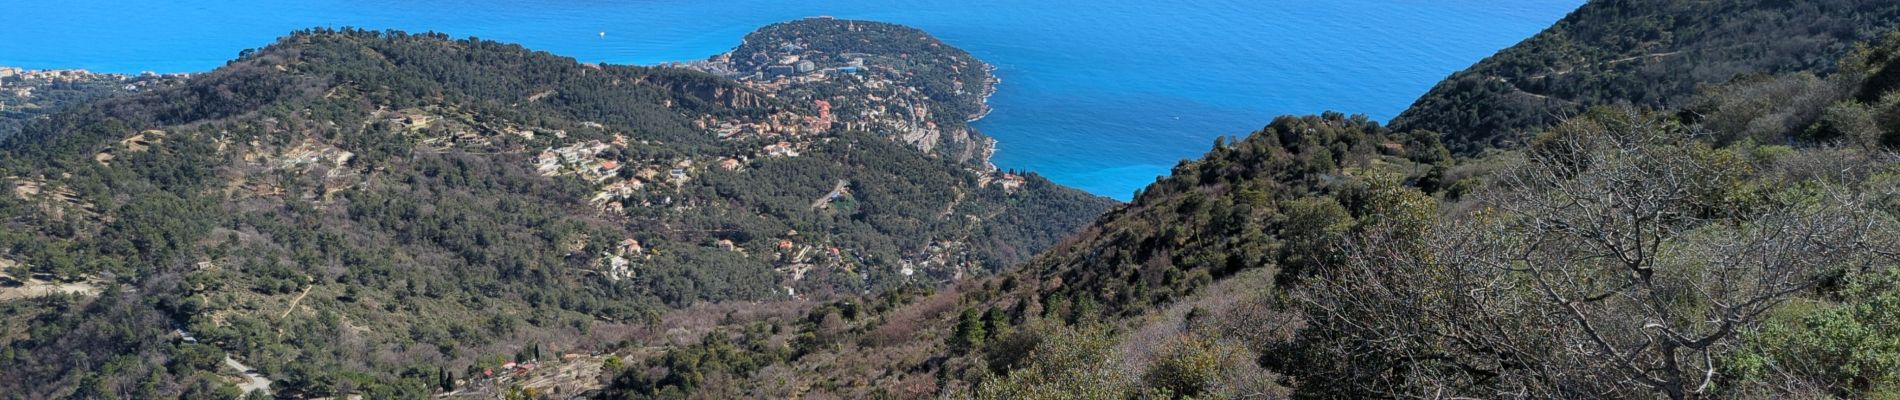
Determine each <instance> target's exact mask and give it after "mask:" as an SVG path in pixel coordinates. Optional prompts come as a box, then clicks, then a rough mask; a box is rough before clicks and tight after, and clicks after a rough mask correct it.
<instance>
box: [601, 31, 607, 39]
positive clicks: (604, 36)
mask: <svg viewBox="0 0 1900 400" xmlns="http://www.w3.org/2000/svg"><path fill="white" fill-rule="evenodd" d="M600 38H601V39H606V38H607V32H605V31H602V32H600Z"/></svg>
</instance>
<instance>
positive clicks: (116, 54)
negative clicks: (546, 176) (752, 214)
mask: <svg viewBox="0 0 1900 400" xmlns="http://www.w3.org/2000/svg"><path fill="white" fill-rule="evenodd" d="M7 3H10V4H6V5H4V6H0V65H8V66H21V67H28V68H86V69H91V70H94V71H103V72H125V73H132V72H140V71H158V72H196V71H206V70H210V69H212V68H216V67H218V66H219V65H222V64H223V63H224V62H225V61H226V60H228V59H230V58H233V57H236V56H237V54H238V51H240V50H243V49H246V48H252V47H262V46H263V45H265V44H268V43H270V42H271V41H272V40H274V39H275V38H277V37H279V36H282V35H283V34H285V33H288V32H289V31H292V30H295V29H299V28H306V27H315V26H329V27H340V26H357V27H365V28H377V29H382V28H394V29H403V30H409V31H425V30H432V31H439V32H445V33H449V34H451V35H455V36H475V37H480V38H484V39H493V40H499V41H505V42H515V43H521V44H523V45H526V46H528V47H530V48H534V49H539V50H546V51H549V52H553V53H556V54H561V55H566V56H571V57H575V58H578V59H580V60H581V61H586V62H609V63H618V64H651V63H659V62H665V61H675V60H690V59H699V58H703V57H706V56H709V55H712V54H715V53H719V52H723V51H725V50H728V49H730V48H732V47H733V46H735V45H737V44H738V42H739V39H740V38H741V37H743V36H744V35H745V34H746V33H747V32H750V31H752V30H753V29H755V28H757V27H759V26H762V25H765V24H769V23H772V22H777V21H782V20H788V19H794V18H800V17H807V16H816V15H830V16H836V17H840V18H855V19H871V20H881V21H889V22H896V23H902V24H907V25H911V26H915V27H918V28H922V29H924V30H927V31H930V32H931V33H933V34H936V35H937V36H939V37H941V38H943V39H944V40H946V41H949V42H950V43H952V44H955V45H957V46H959V47H963V48H965V49H968V50H970V51H971V52H972V53H975V54H976V55H977V56H978V57H980V58H983V59H984V60H986V61H989V62H990V63H992V64H996V65H997V66H998V67H999V71H998V74H999V75H1000V76H1001V77H1002V78H1003V80H1004V82H1003V86H1002V90H1001V91H1000V92H999V93H998V94H997V95H996V97H995V98H993V99H992V100H991V103H992V105H993V106H994V108H995V109H996V111H995V112H994V113H993V114H991V115H990V116H989V118H986V119H984V120H982V121H980V122H979V123H978V124H977V127H978V128H979V129H981V130H982V131H983V132H985V133H987V134H989V135H991V136H994V137H996V138H997V139H998V140H999V141H1000V142H1001V144H1000V151H999V152H998V154H997V155H996V159H995V161H996V163H997V164H998V165H1000V166H1002V167H1004V168H1010V169H1019V170H1029V171H1035V172H1038V173H1041V174H1043V175H1045V176H1048V177H1050V178H1051V179H1054V180H1055V181H1057V182H1060V183H1063V184H1067V185H1071V186H1075V187H1079V188H1082V189H1084V190H1088V191H1090V192H1093V193H1097V194H1101V195H1106V196H1111V197H1116V198H1120V199H1127V198H1128V196H1129V195H1130V194H1132V193H1133V192H1134V190H1135V189H1137V188H1140V187H1142V186H1145V185H1147V184H1148V183H1150V182H1153V180H1154V179H1155V177H1156V176H1158V175H1161V174H1165V173H1167V170H1168V168H1169V167H1172V166H1173V165H1174V164H1175V163H1176V162H1178V161H1179V160H1181V159H1185V158H1193V157H1198V156H1199V155H1201V154H1202V153H1204V152H1206V151H1207V149H1208V147H1209V146H1210V145H1211V144H1212V143H1213V140H1214V137H1216V136H1223V135H1229V136H1231V135H1245V134H1247V133H1248V132H1251V131H1253V130H1255V129H1258V128H1260V127H1261V126H1263V125H1265V124H1266V123H1267V122H1268V121H1269V120H1271V119H1272V118H1273V116H1275V115H1281V114H1309V113H1318V112H1321V111H1326V110H1338V111H1344V112H1348V113H1362V114H1366V115H1369V116H1371V117H1373V118H1376V119H1381V120H1384V119H1389V118H1391V117H1392V116H1394V115H1397V114H1398V112H1399V111H1401V110H1403V109H1404V108H1405V107H1406V106H1407V105H1409V104H1410V103H1411V101H1412V100H1413V99H1415V98H1417V97H1418V95H1420V94H1422V93H1424V92H1425V90H1426V89H1429V88H1430V87H1431V85H1432V84H1433V83H1436V82H1437V81H1438V80H1439V79H1442V78H1444V77H1445V76H1446V75H1448V74H1450V73H1452V72H1453V71H1456V70H1459V69H1462V68H1464V67H1466V66H1468V65H1470V64H1471V63H1473V62H1476V61H1478V60H1479V59H1481V58H1483V57H1485V56H1486V55H1489V54H1491V53H1492V52H1495V51H1497V50H1498V49H1502V48H1504V47H1507V46H1510V45H1512V44H1515V43H1517V42H1518V41H1520V40H1523V39H1524V38H1526V37H1529V36H1530V35H1531V34H1534V33H1536V32H1537V31H1539V30H1541V29H1543V27H1545V26H1548V25H1549V24H1550V23H1552V22H1555V21H1556V20H1557V19H1558V18H1561V17H1563V15H1564V14H1567V13H1569V12H1570V11H1571V10H1573V9H1575V8H1576V7H1577V6H1579V5H1581V4H1582V3H1583V0H1513V1H1497V0H1210V1H1194V2H1184V1H1156V0H961V1H949V0H875V1H873V0H837V1H808V0H723V1H712V0H591V1H580V0H542V1H499V0H458V1H445V0H380V1H365V0H267V1H260V0H247V1H233V0H194V1H180V0H149V1H130V0H118V1H104V0H62V1H34V0H18V1H8V2H7ZM602 32H605V33H606V35H605V36H602V35H601V33H602Z"/></svg>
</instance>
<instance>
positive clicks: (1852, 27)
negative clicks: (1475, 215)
mask: <svg viewBox="0 0 1900 400" xmlns="http://www.w3.org/2000/svg"><path fill="white" fill-rule="evenodd" d="M1896 25H1900V3H1895V2H1892V1H1886V0H1817V1H1778V0H1715V1H1702V0H1693V1H1691V0H1664V1H1659V0H1596V1H1591V2H1589V3H1587V4H1585V5H1584V6H1583V7H1582V8H1581V9H1578V10H1577V11H1576V12H1574V13H1571V15H1570V16H1568V17H1566V18H1564V19H1563V20H1561V21H1558V22H1557V23H1556V25H1554V26H1552V27H1550V29H1547V30H1545V31H1544V32H1542V33H1539V34H1537V35H1536V36H1532V37H1531V38H1530V39H1527V40H1525V41H1524V42H1523V43H1519V44H1518V45H1516V46H1513V47H1511V48H1508V49H1505V50H1504V51H1501V52H1499V53H1497V54H1496V55H1493V56H1491V57H1489V58H1486V59H1485V60H1483V61H1480V62H1478V63H1477V64H1476V65H1473V66H1471V68H1468V69H1466V70H1464V71H1461V72H1458V73H1456V74H1453V75H1452V76H1451V77H1450V78H1448V79H1446V80H1444V81H1443V82H1440V83H1439V84H1438V85H1437V86H1436V87H1433V88H1432V90H1431V91H1430V92H1427V93H1426V94H1425V95H1424V96H1423V97H1420V98H1419V99H1418V101H1417V102H1416V103H1414V104H1413V105H1412V107H1411V108H1409V109H1407V110H1405V112H1404V113H1402V114H1400V115H1399V117H1398V118H1395V119H1393V121H1392V125H1393V127H1394V128H1397V129H1399V130H1428V131H1433V132H1438V133H1441V134H1443V135H1444V137H1445V144H1446V146H1448V147H1450V148H1451V149H1452V151H1454V152H1457V153H1460V154H1473V153H1476V152H1478V151H1482V150H1484V149H1488V148H1494V147H1515V146H1522V145H1524V144H1525V141H1526V139H1527V138H1529V137H1530V135H1531V134H1532V133H1534V132H1535V131H1537V130H1540V129H1543V128H1547V127H1551V126H1554V125H1556V124H1557V123H1558V122H1560V121H1564V120H1566V119H1569V118H1571V117H1574V116H1576V115H1579V114H1581V113H1582V111H1583V110H1585V109H1587V108H1589V107H1593V106H1601V105H1612V104H1632V105H1638V106H1643V107H1663V108H1680V107H1684V106H1687V105H1688V102H1689V101H1690V99H1691V98H1692V97H1693V96H1694V95H1695V92H1696V89H1697V88H1699V87H1701V86H1702V85H1707V84H1718V83H1723V82H1728V81H1729V80H1731V79H1734V78H1736V77H1738V76H1745V75H1774V74H1783V73H1795V72H1802V71H1806V72H1809V73H1813V74H1826V73H1829V72H1831V71H1833V70H1834V69H1835V68H1836V64H1835V62H1836V61H1838V60H1840V59H1841V58H1842V57H1845V56H1846V55H1847V54H1848V53H1849V51H1850V50H1852V46H1853V44H1854V43H1860V42H1863V41H1868V40H1872V39H1874V38H1877V37H1878V35H1880V34H1882V33H1885V32H1887V31H1889V30H1891V29H1893V27H1894V26H1896Z"/></svg>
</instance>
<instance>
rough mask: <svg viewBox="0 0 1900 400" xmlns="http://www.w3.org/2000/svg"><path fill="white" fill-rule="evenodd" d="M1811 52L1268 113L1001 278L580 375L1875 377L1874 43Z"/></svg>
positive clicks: (836, 391) (1527, 380)
mask: <svg viewBox="0 0 1900 400" xmlns="http://www.w3.org/2000/svg"><path fill="white" fill-rule="evenodd" d="M1700 17H1701V16H1697V18H1700ZM1683 18H1689V17H1687V16H1684V17H1683ZM1838 45H1839V46H1843V47H1846V48H1850V49H1853V50H1849V51H1846V52H1844V53H1845V54H1844V55H1843V57H1842V58H1841V59H1840V60H1837V61H1833V62H1828V63H1826V64H1827V65H1831V66H1832V67H1827V70H1830V71H1834V72H1825V71H1806V70H1803V71H1790V72H1786V73H1781V74H1768V73H1767V72H1759V73H1755V74H1748V75H1747V76H1745V77H1743V78H1739V79H1735V80H1730V81H1724V82H1717V83H1712V84H1708V85H1702V86H1700V87H1698V88H1696V90H1694V93H1695V94H1694V95H1693V96H1690V97H1688V98H1686V99H1685V100H1683V103H1682V106H1680V107H1668V108H1661V107H1643V106H1637V105H1612V106H1602V107H1593V108H1590V109H1587V110H1584V111H1580V112H1578V113H1577V114H1576V115H1573V116H1570V117H1569V118H1564V119H1562V121H1560V122H1559V123H1557V124H1556V125H1554V126H1552V127H1550V128H1548V129H1546V130H1544V131H1543V132H1541V133H1540V134H1538V135H1536V136H1535V137H1532V138H1530V139H1527V140H1525V141H1524V142H1525V144H1524V146H1522V147H1520V148H1515V149H1499V150H1497V151H1491V152H1487V153H1485V154H1484V155H1483V156H1478V157H1471V156H1463V157H1459V156H1454V155H1453V154H1454V153H1452V152H1451V151H1449V150H1448V149H1446V148H1445V147H1444V146H1442V145H1440V144H1439V142H1438V140H1437V138H1438V135H1437V134H1436V133H1434V132H1430V131H1421V130H1409V131H1398V130H1393V129H1388V128H1386V127H1382V126H1380V125H1379V124H1377V123H1376V122H1372V121H1368V120H1365V119H1364V118H1359V117H1349V116H1346V115H1343V114H1337V113H1329V114H1325V115H1319V116H1308V117H1282V118H1279V119H1277V120H1275V121H1274V122H1273V123H1272V124H1270V125H1268V126H1267V127H1266V128H1264V129H1262V130H1261V131H1259V132H1255V133H1254V134H1252V135H1250V136H1248V137H1246V138H1242V139H1238V140H1222V141H1220V142H1217V143H1216V145H1215V148H1214V150H1212V151H1211V152H1209V153H1208V155H1207V156H1205V157H1203V158H1202V159H1200V160H1195V161H1189V162H1184V163H1182V164H1181V165H1179V166H1177V167H1176V168H1175V169H1174V171H1173V174H1172V176H1170V177H1168V178H1166V179H1164V180H1162V181H1160V182H1157V183H1156V184H1154V185H1152V186H1150V187H1149V188H1148V189H1146V190H1144V191H1143V192H1142V193H1140V194H1138V195H1137V196H1136V197H1135V199H1134V201H1133V202H1131V203H1129V204H1127V205H1125V206H1123V207H1121V208H1118V209H1116V210H1114V211H1111V212H1109V214H1107V215H1105V216H1103V217H1102V218H1101V219H1100V220H1098V221H1097V222H1096V223H1095V224H1094V225H1092V226H1090V227H1089V228H1087V229H1085V230H1083V231H1082V233H1080V234H1078V235H1076V236H1074V237H1072V238H1071V239H1069V240H1067V241H1065V242H1064V243H1063V244H1061V245H1058V246H1056V247H1055V248H1053V249H1051V250H1050V251H1048V252H1046V253H1044V254H1043V255H1041V256H1038V257H1037V258H1036V259H1034V260H1032V261H1030V262H1029V263H1027V264H1025V265H1024V266H1023V267H1021V268H1020V269H1019V270H1016V271H1013V272H1010V273H1006V274H1004V275H1002V276H998V277H995V278H991V279H987V280H983V281H979V282H969V283H966V284H963V285H958V286H954V287H951V288H948V289H946V290H942V291H937V292H933V293H920V294H919V295H917V296H910V297H884V298H879V299H864V300H862V301H860V302H839V303H834V304H829V305H826V306H823V307H819V308H817V309H814V310H812V311H810V312H809V313H806V314H805V315H804V316H802V317H798V316H791V317H782V318H777V319H769V320H766V321H765V322H760V323H757V324H754V325H735V326H730V327H728V328H724V330H715V331H714V333H713V334H709V335H707V336H706V338H707V339H706V340H704V341H702V342H700V343H703V344H704V345H702V346H695V347H684V348H677V349H673V350H669V351H666V352H663V353H660V354H657V355H655V356H653V357H651V358H647V359H645V361H643V362H641V363H639V364H635V365H633V366H630V367H627V368H625V369H623V370H622V371H623V372H621V373H620V375H619V377H618V378H616V379H615V380H614V381H613V384H612V385H611V386H610V387H609V390H608V392H607V393H606V394H607V396H605V397H614V398H623V397H624V398H680V397H687V396H688V395H689V394H691V393H699V394H704V395H711V396H715V397H771V398H780V397H794V396H800V395H804V396H832V395H835V396H839V397H879V396H889V397H900V398H904V397H913V398H914V397H930V396H949V397H974V398H986V399H1074V398H1089V399H1121V398H1157V397H1176V398H1181V397H1191V398H1254V397H1260V398H1448V397H1456V398H1676V399H1686V398H1884V397H1889V396H1893V395H1894V394H1895V393H1897V391H1900V378H1896V377H1900V368H1896V367H1895V366H1894V364H1893V363H1890V362H1888V361H1887V360H1892V359H1895V358H1896V357H1900V349H1896V348H1894V346H1890V345H1888V343H1892V342H1893V341H1894V340H1895V339H1896V338H1900V330H1897V329H1894V326H1893V324H1892V322H1893V321H1892V320H1893V318H1892V317H1891V315H1890V314H1891V313H1889V312H1883V311H1881V310H1885V309H1886V308H1888V307H1891V306H1892V304H1893V303H1894V302H1895V296H1894V295H1893V293H1892V290H1893V288H1894V287H1895V285H1896V279H1897V278H1896V276H1900V275H1896V274H1900V272H1896V271H1900V269H1896V268H1900V180H1897V179H1900V155H1897V154H1896V150H1900V147H1897V146H1900V140H1896V138H1900V119H1895V118H1894V117H1893V116H1896V115H1900V85H1895V84H1894V82H1895V80H1894V79H1891V77H1892V76H1894V71H1900V57H1897V56H1896V55H1897V54H1900V35H1893V36H1888V37H1887V38H1886V39H1884V40H1879V41H1872V42H1867V43H1859V44H1846V43H1843V44H1838ZM893 304H900V305H899V306H893ZM734 382H761V383H760V384H750V385H734V384H732V383H734Z"/></svg>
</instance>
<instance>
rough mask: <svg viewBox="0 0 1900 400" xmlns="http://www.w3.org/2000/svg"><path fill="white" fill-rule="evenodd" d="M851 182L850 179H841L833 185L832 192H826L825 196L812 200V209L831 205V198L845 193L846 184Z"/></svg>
mask: <svg viewBox="0 0 1900 400" xmlns="http://www.w3.org/2000/svg"><path fill="white" fill-rule="evenodd" d="M850 184H851V182H849V181H845V180H843V179H839V180H838V184H837V185H835V186H832V187H831V193H825V196H824V197H819V198H818V200H815V201H812V202H811V209H813V210H816V209H820V208H824V207H825V206H826V205H830V204H831V198H833V197H838V196H842V195H844V191H845V190H846V189H845V186H846V185H850Z"/></svg>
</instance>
